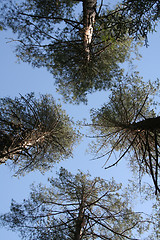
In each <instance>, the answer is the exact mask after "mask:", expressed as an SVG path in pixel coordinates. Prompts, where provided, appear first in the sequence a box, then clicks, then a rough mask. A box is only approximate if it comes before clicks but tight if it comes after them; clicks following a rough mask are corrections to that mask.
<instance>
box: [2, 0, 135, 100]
mask: <svg viewBox="0 0 160 240" xmlns="http://www.w3.org/2000/svg"><path fill="white" fill-rule="evenodd" d="M7 2H8V4H4V7H3V8H2V9H1V11H2V15H3V18H2V19H3V21H4V23H5V25H6V26H7V27H9V28H11V29H12V30H13V32H14V33H17V35H18V37H17V43H18V44H17V48H16V54H17V57H18V59H19V60H22V61H24V62H29V63H30V64H32V66H34V67H45V68H47V70H48V71H50V72H51V73H52V74H53V75H54V77H55V79H56V84H57V86H58V90H59V91H60V93H61V94H62V95H63V96H64V98H65V99H66V100H68V101H72V102H73V101H74V102H76V103H79V102H81V101H82V102H85V103H86V102H87V98H86V95H87V93H91V92H94V91H96V90H102V89H108V88H110V87H111V86H112V84H113V83H115V82H116V80H117V79H118V78H119V77H120V75H122V72H123V69H122V68H121V67H120V63H123V62H124V61H127V60H129V56H130V53H131V52H132V51H134V46H135V45H136V43H135V42H134V41H133V38H132V37H129V35H128V26H127V27H125V28H124V27H123V28H120V31H119V28H117V29H116V28H114V26H116V22H117V17H115V18H113V17H110V14H111V13H110V11H107V10H106V9H105V7H103V8H102V11H101V12H102V13H104V14H101V15H100V16H97V18H96V23H95V24H94V29H93V36H92V41H91V43H90V44H89V55H90V60H89V61H86V56H85V55H86V54H85V50H84V42H83V35H84V34H83V33H84V25H85V24H84V22H83V21H84V20H83V17H82V12H81V11H79V9H81V8H80V6H78V9H77V8H76V6H77V3H78V2H77V1H67V2H66V1H50V0H46V1H39V0H36V1H35V0H34V1H33V0H32V1H31V0H30V1H27V0H25V1H24V2H21V3H18V4H17V5H14V3H13V1H11V3H10V4H9V1H7ZM104 15H105V17H104ZM118 16H121V13H119V15H118ZM104 19H105V21H104ZM118 21H119V18H118ZM113 28H114V29H113Z"/></svg>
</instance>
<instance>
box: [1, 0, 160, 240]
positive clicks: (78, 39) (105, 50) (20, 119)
mask: <svg viewBox="0 0 160 240" xmlns="http://www.w3.org/2000/svg"><path fill="white" fill-rule="evenodd" d="M81 3H82V9H81V11H80V12H78V10H77V6H78V9H79V7H80V4H81ZM97 6H98V4H97V0H83V1H73V0H55V1H53V0H24V1H21V2H20V3H14V1H12V0H10V1H9V0H8V1H5V2H4V4H2V7H1V9H0V11H1V13H2V14H1V18H0V28H2V27H3V28H4V29H5V28H11V29H12V30H13V32H14V33H16V34H17V39H16V40H13V39H12V40H13V41H16V42H17V43H18V44H17V47H16V52H17V56H18V58H19V59H20V60H22V61H24V62H29V63H31V64H32V65H33V66H35V67H46V68H47V70H49V71H50V72H51V73H52V74H53V75H54V77H55V78H56V84H57V85H58V88H59V91H60V93H61V94H62V95H63V96H64V97H65V99H66V100H71V101H72V102H76V103H79V102H86V101H87V98H86V95H87V93H88V92H93V91H96V90H102V89H110V90H112V93H111V96H110V98H109V102H108V103H107V104H105V105H104V106H103V107H102V108H101V109H99V110H92V114H91V118H92V124H91V126H92V128H91V129H92V132H95V133H96V135H95V136H94V137H96V139H97V141H96V144H94V145H93V148H94V150H95V153H96V157H97V154H100V155H98V157H102V156H105V157H107V161H106V163H107V162H108V160H109V159H110V157H111V156H112V154H113V153H114V152H115V151H119V152H120V156H119V157H118V160H116V161H115V162H114V163H113V164H110V165H109V166H107V168H109V167H112V166H114V165H116V164H117V163H118V162H119V161H120V160H121V159H122V158H123V157H125V156H126V154H127V153H129V154H128V156H129V158H130V165H131V167H132V170H134V169H136V168H137V166H138V167H139V170H140V173H141V176H143V175H144V174H145V173H147V174H149V175H150V176H151V178H152V180H153V184H154V187H155V192H156V194H158V193H160V187H159V183H158V176H159V173H160V171H159V170H160V163H159V159H158V158H159V154H160V124H159V122H160V117H159V116H157V115H156V113H155V112H154V111H153V110H152V109H151V106H152V105H151V104H152V103H153V101H152V100H151V99H150V96H151V95H152V94H154V92H155V88H154V87H153V85H152V84H150V85H146V84H144V83H143V82H142V79H140V78H139V77H138V76H137V75H133V76H130V77H129V76H128V75H127V76H123V69H122V68H121V66H120V63H123V62H125V61H127V60H130V54H131V52H132V51H133V50H135V49H136V47H137V45H138V44H139V43H141V42H142V41H144V39H145V41H146V44H147V35H148V33H149V32H152V31H154V30H155V27H156V23H157V21H158V20H159V15H160V9H159V1H155V0H154V1H146V0H140V1H138V0H136V1H132V0H123V1H122V3H121V4H118V5H117V6H116V7H115V8H114V9H111V8H109V6H106V5H105V4H104V3H103V0H102V1H101V3H100V7H97ZM77 12H78V13H77ZM2 23H3V24H2ZM135 40H136V41H135ZM115 86H116V87H115ZM76 140H77V135H76V132H75V130H74V128H73V126H72V121H71V120H70V119H69V117H68V116H67V115H66V114H65V113H64V112H63V111H62V110H61V108H60V106H57V105H56V104H55V102H54V100H53V98H52V97H51V96H48V95H44V96H43V95H41V96H40V99H36V98H35V96H34V94H28V95H26V96H25V97H24V96H21V95H20V97H19V98H15V99H14V100H13V99H11V98H2V99H0V163H5V162H7V160H8V159H10V160H11V163H12V166H19V169H18V172H17V173H25V172H29V171H33V170H34V169H39V170H40V171H42V172H44V171H46V170H48V169H49V168H51V167H52V166H53V163H55V162H58V161H60V160H62V159H64V158H68V157H70V156H71V155H72V150H73V145H74V143H75V142H76ZM108 148H110V149H108ZM98 157H97V158H98ZM49 182H50V184H51V187H50V188H45V187H43V186H41V185H40V186H39V187H38V188H33V189H32V192H31V195H30V199H28V200H25V201H24V202H23V204H17V203H16V202H14V201H13V202H12V204H11V212H10V213H8V214H4V215H2V216H1V223H2V225H3V226H7V227H8V228H9V229H11V230H13V231H15V230H16V231H17V230H18V231H20V233H21V236H22V238H24V239H33V238H35V236H36V239H41V240H42V239H74V240H80V239H86V240H87V239H91V238H92V239H135V236H133V235H134V234H133V231H135V230H137V231H138V232H139V233H141V230H142V228H143V224H142V223H143V220H142V218H141V216H140V214H136V213H134V212H133V211H132V209H131V208H130V207H129V206H128V202H127V200H126V199H124V195H122V194H120V193H118V192H119V190H120V186H119V185H117V184H116V183H115V182H114V181H112V182H106V181H104V179H100V178H95V179H93V180H90V179H89V175H85V174H83V173H82V172H80V173H79V174H77V175H75V176H74V175H72V174H71V173H68V172H67V171H66V170H65V169H61V171H60V173H59V179H53V178H52V179H50V180H49ZM122 199H123V200H122ZM132 230H133V231H132Z"/></svg>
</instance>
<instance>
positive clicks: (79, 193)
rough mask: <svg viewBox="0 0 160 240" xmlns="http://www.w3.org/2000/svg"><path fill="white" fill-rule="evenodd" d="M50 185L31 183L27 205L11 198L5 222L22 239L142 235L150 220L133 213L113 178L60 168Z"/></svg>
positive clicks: (0, 218)
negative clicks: (76, 172) (108, 178)
mask: <svg viewBox="0 0 160 240" xmlns="http://www.w3.org/2000/svg"><path fill="white" fill-rule="evenodd" d="M49 185H50V186H49V187H45V186H43V185H39V186H38V187H32V192H31V193H30V198H29V199H28V200H27V199H25V200H24V201H23V203H22V204H18V203H16V202H15V201H12V204H11V209H10V213H7V214H4V215H1V217H0V221H1V224H2V225H3V226H6V227H8V228H9V229H11V230H12V231H17V230H18V231H19V232H20V233H21V236H22V238H23V239H33V238H34V239H74V240H80V239H97V240H98V239H137V238H136V234H139V233H140V234H141V232H142V231H143V229H146V227H148V224H149V223H150V220H149V219H148V220H147V219H146V220H144V219H142V216H141V214H140V213H134V212H133V211H132V209H131V207H130V206H129V204H128V203H127V200H126V199H125V195H123V194H122V193H121V190H120V189H121V185H120V184H116V183H115V181H114V180H111V181H106V180H104V179H102V178H94V179H91V178H90V175H89V174H84V173H82V172H80V171H79V173H78V174H76V175H73V174H71V173H70V172H68V171H67V170H65V169H63V168H61V169H60V172H59V174H58V178H54V179H53V178H51V179H49ZM133 232H134V233H133Z"/></svg>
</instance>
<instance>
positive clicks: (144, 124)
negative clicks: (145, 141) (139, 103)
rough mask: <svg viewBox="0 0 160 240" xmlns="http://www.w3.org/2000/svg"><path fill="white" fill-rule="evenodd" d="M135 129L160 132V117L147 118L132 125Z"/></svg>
mask: <svg viewBox="0 0 160 240" xmlns="http://www.w3.org/2000/svg"><path fill="white" fill-rule="evenodd" d="M131 128H133V129H135V130H136V129H137V130H138V129H139V130H150V131H152V130H160V117H155V118H147V119H145V120H142V121H139V122H137V123H134V124H132V125H131Z"/></svg>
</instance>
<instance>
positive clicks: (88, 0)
mask: <svg viewBox="0 0 160 240" xmlns="http://www.w3.org/2000/svg"><path fill="white" fill-rule="evenodd" d="M96 4H97V0H83V24H84V34H83V45H84V52H85V59H86V60H87V61H89V60H90V44H91V41H92V35H93V25H94V23H95V17H96Z"/></svg>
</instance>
